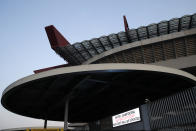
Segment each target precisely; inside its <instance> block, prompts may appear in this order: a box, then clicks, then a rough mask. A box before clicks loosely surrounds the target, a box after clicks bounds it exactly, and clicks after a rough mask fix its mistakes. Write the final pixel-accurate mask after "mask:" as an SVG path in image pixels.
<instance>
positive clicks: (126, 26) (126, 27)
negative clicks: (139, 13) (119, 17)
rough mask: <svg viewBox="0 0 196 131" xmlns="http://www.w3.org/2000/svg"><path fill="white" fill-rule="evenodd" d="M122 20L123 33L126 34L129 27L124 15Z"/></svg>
mask: <svg viewBox="0 0 196 131" xmlns="http://www.w3.org/2000/svg"><path fill="white" fill-rule="evenodd" d="M123 20H124V26H125V31H126V32H128V30H129V25H128V22H127V19H126V16H125V15H124V16H123Z"/></svg>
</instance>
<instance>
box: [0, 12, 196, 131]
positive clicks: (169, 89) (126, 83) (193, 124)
mask: <svg viewBox="0 0 196 131" xmlns="http://www.w3.org/2000/svg"><path fill="white" fill-rule="evenodd" d="M124 26H125V31H121V32H119V33H116V34H110V35H108V36H101V37H99V38H93V39H91V40H85V41H82V42H77V43H74V44H70V43H69V42H68V41H67V40H66V39H65V37H63V35H62V34H61V33H60V32H59V31H58V30H57V29H56V28H55V27H54V26H53V25H51V26H47V27H46V28H45V30H46V33H47V36H48V39H49V42H50V45H51V48H52V49H53V50H54V51H55V52H56V53H57V54H58V55H59V56H60V57H62V58H63V59H64V60H65V61H67V64H64V65H59V66H54V67H48V68H44V69H39V70H35V71H34V73H35V74H33V75H31V76H27V77H25V78H22V79H20V80H18V81H16V82H14V83H13V84H11V85H10V86H8V87H7V88H6V89H5V90H4V92H3V95H2V99H1V103H2V105H3V106H4V107H5V108H6V109H8V110H9V111H11V112H14V113H17V114H19V115H23V116H28V117H32V118H38V119H43V120H45V125H44V128H45V130H46V128H47V120H56V121H64V122H65V125H64V130H67V129H69V124H68V122H69V123H88V125H86V124H85V126H83V127H80V129H83V130H90V131H94V130H160V131H165V130H172V131H179V130H182V131H184V130H186V129H189V130H196V103H195V101H196V77H195V75H196V14H193V15H185V16H183V17H181V18H173V19H171V20H169V21H161V22H159V23H157V24H150V25H148V26H142V27H139V28H137V29H129V26H128V22H127V20H126V17H125V16H124ZM65 87H66V88H65ZM24 98H28V99H25V100H24ZM16 105H17V106H16ZM87 126H88V128H87ZM28 130H29V129H28ZM58 130H59V129H58ZM74 130H77V128H75V129H74Z"/></svg>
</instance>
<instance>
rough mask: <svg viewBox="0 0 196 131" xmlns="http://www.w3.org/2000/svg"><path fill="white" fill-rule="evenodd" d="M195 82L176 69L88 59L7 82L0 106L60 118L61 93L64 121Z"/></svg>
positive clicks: (92, 116) (91, 117)
mask: <svg viewBox="0 0 196 131" xmlns="http://www.w3.org/2000/svg"><path fill="white" fill-rule="evenodd" d="M195 85H196V77H195V76H193V75H191V74H189V73H186V72H184V71H181V70H177V69H172V68H166V67H160V66H154V65H146V64H92V65H81V66H73V67H63V68H58V69H54V70H50V71H46V72H41V73H37V74H34V75H30V76H27V77H24V78H22V79H20V80H18V81H16V82H14V83H13V84H11V85H10V86H8V87H7V88H6V89H5V90H4V92H3V95H2V99H1V103H2V105H3V106H4V107H5V108H6V109H8V110H10V111H12V112H14V113H17V114H20V115H23V116H28V117H33V118H38V119H45V117H46V115H47V119H48V120H55V121H63V120H64V108H65V100H66V97H67V96H69V94H70V92H71V94H72V95H71V98H70V106H69V122H89V121H95V120H99V119H102V118H104V117H107V116H110V115H114V114H118V113H120V112H123V111H126V110H129V109H131V108H135V107H137V106H139V105H141V104H144V101H145V99H149V100H150V101H154V100H157V99H159V98H162V97H165V96H168V95H171V94H173V93H175V92H179V91H181V90H185V89H188V88H191V87H193V86H195Z"/></svg>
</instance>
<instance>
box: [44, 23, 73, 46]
mask: <svg viewBox="0 0 196 131" xmlns="http://www.w3.org/2000/svg"><path fill="white" fill-rule="evenodd" d="M45 30H46V33H47V36H48V39H49V41H50V45H51V47H52V48H53V49H54V48H56V47H63V46H66V45H69V44H70V43H69V42H68V41H67V40H66V39H65V38H64V37H63V35H62V34H61V33H60V32H59V31H58V30H57V29H56V28H55V27H54V26H53V25H50V26H47V27H45Z"/></svg>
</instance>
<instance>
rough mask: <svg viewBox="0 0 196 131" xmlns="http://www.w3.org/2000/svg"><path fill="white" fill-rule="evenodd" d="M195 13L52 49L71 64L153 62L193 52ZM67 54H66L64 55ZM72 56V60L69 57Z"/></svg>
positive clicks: (195, 47)
mask: <svg viewBox="0 0 196 131" xmlns="http://www.w3.org/2000/svg"><path fill="white" fill-rule="evenodd" d="M195 27H196V14H194V15H186V16H183V17H181V18H174V19H171V20H169V21H161V22H160V23H158V24H150V25H148V26H142V27H139V28H138V29H130V30H128V31H127V32H123V31H121V32H119V33H117V34H110V35H108V36H102V37H99V38H94V39H91V40H85V41H82V42H78V43H74V44H73V45H70V44H69V45H65V46H61V47H58V49H57V48H56V49H55V51H56V53H57V54H59V55H60V56H61V57H62V58H64V59H65V60H68V59H69V60H68V63H71V64H72V65H78V64H91V63H111V62H114V63H153V62H157V61H164V60H167V59H175V58H178V57H184V56H189V55H195V54H196V44H195V41H196V38H195V35H196V29H195ZM64 54H66V55H64ZM70 59H71V60H70Z"/></svg>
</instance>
